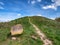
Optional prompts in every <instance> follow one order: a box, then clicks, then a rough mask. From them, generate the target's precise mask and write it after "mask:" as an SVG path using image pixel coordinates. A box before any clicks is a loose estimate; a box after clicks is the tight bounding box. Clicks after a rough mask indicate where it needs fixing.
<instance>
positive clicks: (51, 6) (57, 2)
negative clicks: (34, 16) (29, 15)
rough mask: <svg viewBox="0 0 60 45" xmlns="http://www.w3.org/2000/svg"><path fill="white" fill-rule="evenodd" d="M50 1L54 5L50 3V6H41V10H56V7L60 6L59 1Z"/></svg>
mask: <svg viewBox="0 0 60 45" xmlns="http://www.w3.org/2000/svg"><path fill="white" fill-rule="evenodd" d="M51 1H52V2H54V3H52V4H51V5H47V6H43V7H42V8H43V9H49V8H51V9H54V10H57V7H58V6H60V0H51Z"/></svg>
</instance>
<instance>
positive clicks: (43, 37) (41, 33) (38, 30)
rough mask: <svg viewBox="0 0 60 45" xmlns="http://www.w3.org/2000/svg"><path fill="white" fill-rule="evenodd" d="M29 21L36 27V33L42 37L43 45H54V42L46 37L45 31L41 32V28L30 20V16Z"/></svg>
mask: <svg viewBox="0 0 60 45" xmlns="http://www.w3.org/2000/svg"><path fill="white" fill-rule="evenodd" d="M28 18H29V17H28ZM29 22H30V24H31V25H32V26H33V27H34V28H35V30H36V33H37V34H38V35H39V36H40V39H41V40H42V41H43V43H44V44H43V45H52V42H51V41H50V40H49V39H47V38H46V36H45V34H44V33H43V32H41V30H40V29H39V28H38V27H37V26H36V25H34V24H33V23H32V22H31V21H30V18H29Z"/></svg>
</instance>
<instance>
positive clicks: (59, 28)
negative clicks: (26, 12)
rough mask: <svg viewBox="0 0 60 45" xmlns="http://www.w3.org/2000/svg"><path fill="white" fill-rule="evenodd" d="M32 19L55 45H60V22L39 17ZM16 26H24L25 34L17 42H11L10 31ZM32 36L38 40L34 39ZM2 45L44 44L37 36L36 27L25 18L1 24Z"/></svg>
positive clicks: (0, 36)
mask: <svg viewBox="0 0 60 45" xmlns="http://www.w3.org/2000/svg"><path fill="white" fill-rule="evenodd" d="M30 19H31V22H32V23H34V24H35V25H36V26H37V27H38V28H39V29H41V31H42V32H43V33H44V34H45V35H46V36H47V38H49V39H50V40H51V41H52V42H53V45H60V22H56V21H54V20H51V19H48V18H45V17H39V16H32V17H30ZM16 24H22V25H23V28H24V32H23V34H22V35H19V36H18V39H17V40H11V39H10V38H9V36H10V35H9V34H10V29H11V27H12V26H13V25H16ZM32 35H34V36H36V37H37V38H38V39H37V40H35V39H33V38H32V37H31V36H32ZM0 45H43V42H42V41H41V39H40V38H39V35H37V34H36V32H35V29H34V27H33V26H32V25H31V24H30V23H29V19H28V17H23V18H19V19H15V20H12V21H10V22H3V23H0Z"/></svg>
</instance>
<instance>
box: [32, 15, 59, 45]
mask: <svg viewBox="0 0 60 45" xmlns="http://www.w3.org/2000/svg"><path fill="white" fill-rule="evenodd" d="M32 18H33V19H32ZM31 22H32V23H34V24H35V25H36V26H37V27H38V28H39V29H41V31H42V32H43V33H45V35H46V36H47V38H49V39H50V40H51V41H52V42H53V44H54V45H60V23H59V22H56V21H53V20H50V19H48V18H43V17H36V16H34V17H31Z"/></svg>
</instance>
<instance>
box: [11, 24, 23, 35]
mask: <svg viewBox="0 0 60 45" xmlns="http://www.w3.org/2000/svg"><path fill="white" fill-rule="evenodd" d="M22 33H23V27H22V25H21V24H17V25H14V26H12V27H11V35H18V34H22Z"/></svg>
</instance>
